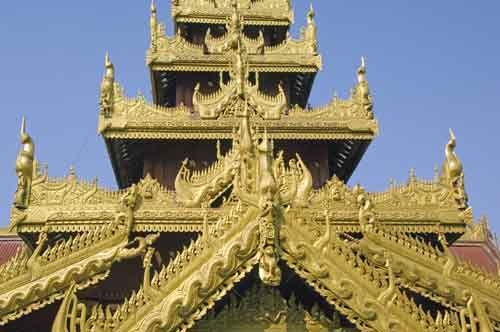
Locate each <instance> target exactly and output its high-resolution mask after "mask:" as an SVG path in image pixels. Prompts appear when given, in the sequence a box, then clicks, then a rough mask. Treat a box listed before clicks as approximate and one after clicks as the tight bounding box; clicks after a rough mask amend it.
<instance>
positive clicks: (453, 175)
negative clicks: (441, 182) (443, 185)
mask: <svg viewBox="0 0 500 332" xmlns="http://www.w3.org/2000/svg"><path fill="white" fill-rule="evenodd" d="M456 146H457V139H456V137H455V133H454V132H453V130H452V129H451V128H450V140H449V141H448V143H447V144H446V147H445V150H444V152H445V156H446V159H445V162H444V164H443V175H444V176H445V178H446V180H447V181H448V183H452V182H454V181H456V179H457V178H458V177H460V176H461V175H462V172H463V166H462V163H461V162H460V160H459V159H458V157H457V155H456V153H455V147H456Z"/></svg>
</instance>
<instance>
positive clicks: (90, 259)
mask: <svg viewBox="0 0 500 332" xmlns="http://www.w3.org/2000/svg"><path fill="white" fill-rule="evenodd" d="M156 238H157V235H154V234H153V235H148V236H147V237H146V238H145V239H144V238H139V237H137V238H135V240H134V241H132V242H131V243H134V242H137V243H138V244H139V245H138V246H137V248H129V239H128V232H127V230H126V227H125V225H122V224H110V225H108V227H105V228H102V229H97V230H94V231H91V232H85V233H81V234H78V235H76V236H75V237H70V238H69V239H68V240H64V241H59V242H58V243H56V244H54V245H52V246H48V245H47V243H48V235H47V234H46V233H42V234H41V235H40V237H39V240H38V242H37V243H38V246H37V248H35V250H34V251H33V253H30V252H29V250H28V249H25V251H23V252H21V253H19V254H18V255H16V256H15V257H13V258H12V259H11V260H10V261H8V262H7V263H5V264H4V265H3V266H2V267H1V271H0V276H1V277H2V283H1V285H0V325H4V324H6V323H7V322H9V321H10V320H13V319H18V318H19V317H22V316H24V315H26V314H29V313H31V312H32V311H34V310H39V309H41V308H43V307H45V306H47V305H48V304H50V303H53V302H55V301H56V300H59V299H61V298H63V296H64V292H65V290H66V289H67V288H68V287H70V285H71V284H73V283H76V286H75V289H78V290H82V289H85V288H87V287H89V286H91V285H94V284H96V283H98V282H100V281H102V280H103V279H105V278H106V277H107V276H108V275H109V272H110V269H111V266H112V265H113V263H115V262H118V261H120V260H122V259H127V258H132V257H136V256H137V255H140V254H141V253H143V252H144V251H145V248H146V245H147V244H149V243H152V241H154V240H155V239H156Z"/></svg>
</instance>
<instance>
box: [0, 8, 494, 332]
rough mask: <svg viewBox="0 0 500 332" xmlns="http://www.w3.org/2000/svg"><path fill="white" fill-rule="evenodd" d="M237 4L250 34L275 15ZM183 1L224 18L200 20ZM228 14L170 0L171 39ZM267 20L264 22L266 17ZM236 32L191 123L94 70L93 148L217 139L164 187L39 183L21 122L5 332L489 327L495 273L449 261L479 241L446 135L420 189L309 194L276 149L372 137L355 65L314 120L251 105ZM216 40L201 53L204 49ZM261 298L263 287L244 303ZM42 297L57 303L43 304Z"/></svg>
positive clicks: (247, 64)
mask: <svg viewBox="0 0 500 332" xmlns="http://www.w3.org/2000/svg"><path fill="white" fill-rule="evenodd" d="M241 2H243V3H245V4H246V5H248V7H247V8H246V9H243V14H242V16H243V18H244V21H245V20H249V21H250V22H254V21H251V20H252V19H254V18H256V17H257V18H258V19H264V18H266V16H265V15H264V14H261V16H259V15H257V14H256V13H258V12H259V11H257V10H256V8H264V7H265V6H269V5H270V4H276V5H279V4H281V5H285V3H286V4H287V5H288V6H289V4H288V2H287V1H267V0H255V1H250V0H247V1H241ZM190 4H199V7H200V8H208V7H210V6H214V8H215V6H220V8H222V10H219V11H215V10H214V13H215V14H214V15H212V14H211V12H210V11H207V12H206V13H205V14H201V12H200V13H198V12H197V10H198V9H194V7H192V8H191V9H190V7H189V5H190ZM228 4H229V1H218V0H198V1H187V0H185V1H182V0H178V1H174V7H175V8H176V11H174V17H175V18H176V22H177V24H181V23H183V22H185V21H184V20H186V19H187V20H189V19H192V20H202V21H200V22H202V23H210V21H208V22H205V21H203V20H209V19H215V18H214V17H217V15H219V17H222V18H224V19H227V17H226V16H228V15H229V14H226V13H225V11H224V10H225V8H227V6H228ZM263 6H264V7H263ZM243 7H244V6H243ZM233 8H234V7H233ZM265 8H268V7H265ZM276 8H277V7H276ZM276 8H275V9H276ZM287 8H289V7H287ZM153 9H154V7H153ZM268 9H269V8H268ZM275 9H273V10H275ZM189 10H191V12H189ZM245 10H248V12H245ZM153 12H155V9H154V10H153ZM233 13H234V12H233ZM197 15H198V16H197ZM252 15H253V16H252ZM272 15H273V16H271V14H270V16H269V17H268V18H269V19H270V20H271V21H272V20H273V19H275V20H276V22H278V21H279V20H278V19H276V17H279V15H278V16H276V14H272ZM232 18H234V19H235V20H236V21H237V20H238V19H239V18H238V15H236V16H235V17H234V16H233V17H232ZM266 20H267V19H266ZM289 20H290V21H291V19H290V18H289ZM195 22H198V21H195ZM256 22H257V21H256ZM259 22H260V21H259ZM266 22H268V21H266ZM233 23H234V22H233ZM259 24H260V23H259ZM266 24H267V23H266ZM235 27H238V23H237V22H236V23H234V25H233V28H235ZM235 29H236V28H235ZM228 31H230V30H228ZM234 31H236V32H237V33H235V34H233V35H232V36H226V37H223V38H222V39H223V40H224V41H223V43H224V44H227V45H226V46H227V48H226V46H224V47H225V51H224V52H225V53H224V57H226V58H227V59H229V60H228V63H227V64H226V66H227V72H228V73H229V75H228V77H226V78H224V76H223V75H221V82H220V86H219V87H218V91H216V92H214V93H212V94H207V93H206V92H203V91H201V90H200V89H196V90H195V94H194V96H193V107H192V108H187V107H186V106H180V105H179V106H178V107H176V108H172V109H168V108H162V107H159V106H153V105H149V104H148V103H147V102H146V101H145V100H144V98H143V97H140V98H137V99H128V98H126V97H125V96H124V94H123V90H122V89H121V87H120V86H119V85H118V84H117V83H116V82H115V77H114V75H115V72H114V66H113V65H112V63H111V61H110V59H109V57H106V73H105V76H104V79H103V81H102V84H101V98H100V105H101V109H100V120H99V129H100V132H101V134H102V135H103V136H104V137H105V139H106V140H116V139H136V140H137V139H179V138H189V139H203V138H223V139H226V140H229V141H230V143H231V144H230V145H231V146H230V149H229V150H228V151H225V152H224V153H223V152H222V151H221V148H220V144H218V145H217V147H216V150H215V151H213V155H214V156H215V157H214V158H213V160H215V162H213V163H212V164H210V165H208V166H207V167H203V168H201V169H198V170H194V169H193V168H192V167H191V166H190V165H191V164H190V162H189V160H188V159H186V160H185V161H184V162H183V163H182V165H181V166H180V169H179V171H178V173H177V176H176V178H175V189H174V190H167V189H166V188H165V187H164V186H163V185H161V184H160V183H159V182H158V181H157V180H155V179H153V178H152V177H150V176H146V177H145V178H144V179H142V180H141V181H139V182H137V183H134V184H133V185H131V186H130V187H128V188H124V189H121V190H116V191H111V190H107V189H105V188H101V187H100V186H99V185H98V182H97V180H93V181H89V182H86V181H82V180H80V179H78V178H77V176H76V174H75V171H74V170H73V169H71V170H70V174H69V175H68V176H66V177H64V178H59V179H54V178H50V177H49V176H48V168H47V167H45V169H44V170H42V169H41V168H40V167H39V163H38V162H37V161H36V159H35V146H34V143H33V140H32V139H31V137H30V136H29V134H28V133H27V130H26V126H25V123H24V121H23V126H22V130H21V133H20V134H21V144H22V148H21V150H20V153H19V156H18V158H17V160H16V171H17V175H18V188H17V191H16V195H15V202H14V205H13V207H12V213H11V225H10V227H11V229H12V230H15V231H16V232H17V233H18V234H20V235H21V236H22V238H23V240H24V241H25V245H24V246H23V248H22V250H20V251H19V252H18V253H17V254H16V255H14V256H12V257H11V258H10V259H9V260H8V261H7V262H6V263H5V264H3V265H1V266H0V281H1V285H0V326H3V327H5V328H7V330H8V331H10V330H12V328H15V327H16V326H15V325H12V324H11V322H13V321H17V320H19V319H20V318H23V317H25V316H29V315H31V314H32V313H33V312H35V311H39V310H41V309H43V308H47V307H49V308H53V309H55V308H56V307H58V308H59V310H58V311H57V315H55V318H54V320H53V323H52V332H74V331H80V332H94V331H106V332H118V331H120V332H121V331H123V332H130V331H133V332H148V331H167V332H174V331H175V332H177V331H182V332H185V331H188V330H190V331H200V332H201V331H208V330H210V329H211V328H216V329H220V327H221V326H223V327H224V328H228V325H227V324H239V326H240V327H242V326H243V327H245V328H250V327H251V326H253V325H255V324H256V323H255V322H254V321H252V320H250V321H249V320H244V319H243V320H242V321H240V322H235V321H234V320H231V319H228V317H227V315H228V314H230V315H231V314H232V315H234V314H237V313H239V312H250V310H247V309H249V308H245V306H246V305H253V306H257V307H258V309H259V310H255V311H252V312H255V314H256V315H257V316H256V317H257V318H261V319H262V321H263V322H264V323H263V324H264V327H266V326H269V325H267V324H271V326H273V327H274V328H281V329H282V330H283V329H285V327H287V328H302V329H304V328H306V329H307V330H308V331H318V332H319V331H321V332H326V331H330V330H332V329H337V328H344V327H345V325H346V324H350V328H351V330H353V331H354V330H355V328H356V329H359V330H363V331H365V330H368V331H380V332H382V331H408V332H414V331H429V332H431V331H432V332H463V331H467V330H468V329H470V330H472V331H480V332H492V331H495V330H499V329H500V279H499V276H498V274H497V273H491V271H483V270H481V269H480V268H477V267H474V266H473V265H470V264H468V263H465V262H462V261H461V260H460V259H457V257H456V256H455V255H454V254H453V252H452V250H451V249H450V243H451V242H453V241H455V240H456V239H457V238H458V237H459V236H460V235H462V234H464V233H465V234H472V235H466V239H467V237H468V238H469V239H470V240H473V239H475V238H476V237H477V234H479V233H481V232H482V231H481V227H483V226H471V225H472V218H473V217H472V210H471V207H470V206H469V205H468V198H467V194H466V192H465V186H464V172H463V166H462V163H461V161H460V159H459V158H458V156H457V154H456V153H455V148H456V143H457V141H456V137H455V135H454V134H453V132H452V131H450V140H449V142H448V143H447V144H446V147H445V159H444V162H443V167H442V170H441V172H440V173H439V174H436V176H435V178H434V179H431V180H421V179H418V178H417V177H416V175H415V172H414V171H411V172H410V176H409V179H408V180H407V181H406V182H405V183H403V184H396V183H393V182H391V184H390V187H389V189H388V190H387V191H386V192H383V193H370V192H367V191H366V190H365V189H364V188H363V187H361V186H360V185H356V186H353V187H349V186H347V185H346V184H345V183H344V182H343V181H342V180H341V179H340V178H339V177H337V176H333V177H332V178H331V179H330V180H329V181H328V182H327V183H325V184H323V185H321V186H319V188H316V189H315V188H313V176H312V173H311V170H310V169H309V168H308V166H307V165H306V164H305V163H304V160H303V159H302V157H301V155H300V154H296V155H295V157H293V158H291V159H290V160H286V159H285V157H284V153H286V151H275V144H274V143H275V140H279V139H285V138H289V137H292V138H294V139H329V140H341V139H346V140H349V139H359V140H370V139H371V138H372V137H373V135H375V134H376V133H377V123H376V121H375V120H374V119H373V103H372V99H371V95H370V91H369V88H368V83H367V80H366V65H365V63H364V60H363V61H362V64H361V66H360V68H359V69H358V84H357V85H356V87H355V88H354V90H353V92H352V94H351V98H350V99H349V100H347V101H342V100H339V99H338V98H335V99H334V100H333V101H332V103H331V104H330V105H328V106H326V107H325V108H320V109H312V110H311V109H303V108H300V107H296V106H293V107H288V106H287V105H285V104H284V103H283V98H284V97H283V94H282V92H281V91H280V92H279V95H277V96H266V95H265V94H263V93H262V92H261V91H260V90H259V85H258V84H259V83H258V82H259V81H258V80H252V79H251V78H250V72H251V71H252V54H251V53H252V47H253V46H252V45H253V44H252V43H253V42H252V41H250V42H249V41H248V40H247V39H245V37H244V36H243V34H242V30H241V29H240V30H238V29H236V30H234ZM176 38H179V37H176ZM153 40H154V39H153ZM158 40H160V39H158ZM220 42H221V41H209V42H208V43H207V45H211V46H210V47H212V48H213V49H215V50H216V51H217V47H218V46H217V45H218V44H219V43H220ZM156 47H158V45H157V46H156ZM264 52H265V49H264ZM259 56H261V55H259ZM229 64H230V66H229ZM319 122H321V125H319V124H318V123H319ZM202 124H203V125H202ZM134 135H135V136H134ZM196 135H198V136H196ZM301 135H302V136H301ZM308 135H310V136H308ZM340 153H343V152H342V151H341V152H340ZM186 157H189V153H188V152H186ZM480 225H481V224H480ZM476 227H479V228H480V230H479V231H477V230H475V229H476ZM467 230H469V232H471V233H467ZM483 233H484V232H483ZM183 234H184V235H187V236H185V237H184V238H183V237H182V236H179V235H183ZM183 239H184V240H186V239H187V240H188V241H185V242H184V240H183ZM189 241H190V242H189ZM162 250H163V254H165V253H166V254H167V256H164V257H163V258H162V257H161V252H162ZM175 251H177V253H175ZM174 253H175V254H174ZM168 255H172V256H171V257H169V256H168ZM141 259H142V264H135V265H133V264H131V265H129V266H128V270H127V273H129V275H128V276H127V278H123V275H119V274H118V277H116V275H117V271H119V270H117V269H116V268H117V267H119V266H123V264H124V263H123V261H124V260H132V261H135V263H138V261H139V263H140V260H141ZM137 273H139V274H141V275H142V280H141V281H140V283H139V284H138V285H137V288H136V289H134V290H131V289H128V288H127V289H126V290H127V291H129V293H128V294H125V295H124V294H123V292H122V293H120V294H119V296H117V297H116V298H114V301H111V300H110V301H109V302H111V304H109V305H107V304H106V303H102V302H105V301H104V297H102V296H101V297H100V299H101V300H102V301H100V302H99V301H98V302H97V303H95V298H92V297H90V296H89V294H92V291H93V290H94V291H95V290H96V289H98V287H99V286H102V285H103V283H102V281H103V280H104V279H110V278H111V279H112V278H115V279H112V280H114V282H116V281H118V282H119V281H123V280H124V279H128V277H129V276H130V277H132V275H133V276H135V275H136V274H137ZM113 275H114V276H113ZM290 278H294V279H293V280H294V281H293V282H290V280H291V279H290ZM295 281H300V282H302V283H304V284H306V285H308V287H302V289H301V290H300V291H302V292H304V293H303V295H302V296H300V297H299V298H297V299H295V298H293V297H292V295H290V290H289V288H290V287H297V285H298V284H297V283H296V282H295ZM245 282H246V283H249V284H251V287H247V288H246V290H245V293H247V294H249V295H248V296H249V297H247V298H246V299H247V300H246V301H245V300H235V299H234V297H233V298H231V297H230V296H228V294H229V293H230V292H231V291H232V290H234V288H235V287H238V286H239V285H242V284H244V283H245ZM259 283H260V284H262V285H263V286H262V287H263V288H258V289H257V288H255V286H256V284H259ZM96 284H97V285H98V286H96V287H97V288H96V287H93V286H94V285H96ZM115 286H116V285H115ZM118 286H119V285H118ZM243 288H245V287H243ZM283 288H285V289H286V288H288V290H283ZM297 288H299V287H297ZM83 290H85V291H83ZM277 290H279V294H278V291H277ZM122 291H123V290H122ZM287 292H288V293H287ZM285 294H288V295H285ZM304 294H306V295H304ZM100 295H102V294H100ZM256 297H261V299H262V302H259V303H256V302H257V301H256V300H255V298H256ZM106 299H109V297H106ZM117 299H119V300H117ZM57 300H62V301H61V302H60V304H57V305H54V304H53V303H54V302H55V301H57ZM283 301H284V302H283ZM422 303H425V304H426V307H424V308H423V307H422ZM92 304H95V305H92ZM263 308H266V309H265V312H263V311H262V309H263ZM251 309H253V308H251ZM273 313H276V316H274V317H273V316H270V315H272V314H273ZM259 315H260V316H259ZM282 315H286V318H285V319H282V318H281V317H282ZM256 317H253V318H256ZM28 318H29V317H26V319H28ZM341 320H343V321H342V322H340V321H341ZM249 322H250V323H249ZM221 324H222V325H221ZM245 324H246V325H245ZM259 326H262V325H259ZM36 328H37V329H38V328H39V326H36Z"/></svg>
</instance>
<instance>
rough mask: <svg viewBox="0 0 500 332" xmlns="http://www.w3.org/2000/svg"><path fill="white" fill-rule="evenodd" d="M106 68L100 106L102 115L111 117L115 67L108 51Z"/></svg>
mask: <svg viewBox="0 0 500 332" xmlns="http://www.w3.org/2000/svg"><path fill="white" fill-rule="evenodd" d="M104 67H105V71H104V77H103V79H102V82H101V98H100V101H99V104H100V106H101V113H102V114H103V115H104V116H105V117H109V116H110V115H111V110H112V104H113V94H114V85H115V66H114V65H113V63H112V62H111V60H110V57H109V52H108V51H106V56H105V57H104Z"/></svg>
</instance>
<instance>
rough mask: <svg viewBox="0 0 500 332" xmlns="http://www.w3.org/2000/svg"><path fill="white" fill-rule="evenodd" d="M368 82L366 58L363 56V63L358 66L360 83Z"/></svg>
mask: <svg viewBox="0 0 500 332" xmlns="http://www.w3.org/2000/svg"><path fill="white" fill-rule="evenodd" d="M362 82H366V59H365V57H364V56H362V57H361V65H360V66H359V68H358V83H359V84H361V83H362Z"/></svg>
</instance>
